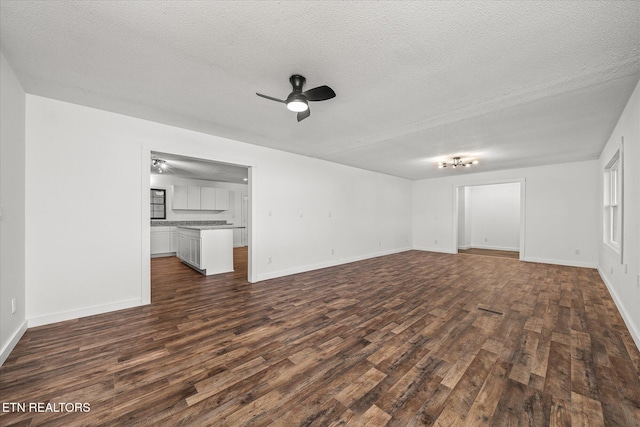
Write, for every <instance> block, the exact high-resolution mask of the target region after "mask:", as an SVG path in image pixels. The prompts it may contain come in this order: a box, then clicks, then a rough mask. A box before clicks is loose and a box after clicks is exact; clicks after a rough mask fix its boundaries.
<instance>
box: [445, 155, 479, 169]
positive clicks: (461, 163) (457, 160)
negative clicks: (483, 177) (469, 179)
mask: <svg viewBox="0 0 640 427" xmlns="http://www.w3.org/2000/svg"><path fill="white" fill-rule="evenodd" d="M477 164H478V161H477V160H473V161H470V162H464V161H462V160H461V159H460V157H454V158H453V161H452V162H451V163H450V164H447V163H446V162H438V167H439V168H440V169H442V168H446V167H448V166H451V167H452V168H457V167H462V166H464V167H467V168H468V167H469V166H471V165H477Z"/></svg>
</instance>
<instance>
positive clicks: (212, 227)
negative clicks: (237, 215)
mask: <svg viewBox="0 0 640 427" xmlns="http://www.w3.org/2000/svg"><path fill="white" fill-rule="evenodd" d="M178 228H186V229H188V230H200V231H203V230H229V229H235V228H246V227H242V226H240V225H233V224H227V225H179V226H178Z"/></svg>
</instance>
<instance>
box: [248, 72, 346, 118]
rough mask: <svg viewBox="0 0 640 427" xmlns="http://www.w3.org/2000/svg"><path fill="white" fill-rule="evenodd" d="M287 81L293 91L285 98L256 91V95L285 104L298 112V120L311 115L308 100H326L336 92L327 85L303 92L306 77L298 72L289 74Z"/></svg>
mask: <svg viewBox="0 0 640 427" xmlns="http://www.w3.org/2000/svg"><path fill="white" fill-rule="evenodd" d="M289 81H290V82H291V86H293V92H291V93H290V94H289V96H287V99H278V98H274V97H272V96H267V95H263V94H261V93H257V92H256V95H258V96H261V97H263V98H266V99H270V100H271V101H277V102H282V103H283V104H287V108H288V109H289V110H291V111H295V112H297V113H298V121H301V120H304V119H306V118H307V117H309V116H310V115H311V111H310V110H309V101H326V100H327V99H331V98H333V97H335V96H336V93H335V92H334V91H333V89H331V88H330V87H329V86H318V87H314V88H313V89H309V90H306V91H304V92H303V91H302V86H304V82H305V81H306V79H305V78H304V77H302V76H300V75H298V74H294V75H293V76H291V77H290V78H289Z"/></svg>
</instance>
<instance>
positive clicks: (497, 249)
mask: <svg viewBox="0 0 640 427" xmlns="http://www.w3.org/2000/svg"><path fill="white" fill-rule="evenodd" d="M471 248H473V249H490V250H492V251H509V252H519V251H520V248H514V247H510V246H488V245H472V246H469V247H467V248H462V247H459V249H471Z"/></svg>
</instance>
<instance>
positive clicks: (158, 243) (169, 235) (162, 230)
mask: <svg viewBox="0 0 640 427" xmlns="http://www.w3.org/2000/svg"><path fill="white" fill-rule="evenodd" d="M175 232H176V227H151V255H152V256H153V255H156V256H161V255H165V256H169V255H172V254H173V252H175V249H174V245H173V244H172V241H173V239H174V236H175Z"/></svg>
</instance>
